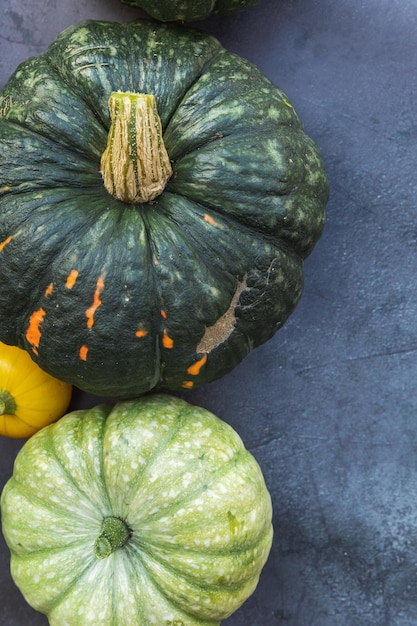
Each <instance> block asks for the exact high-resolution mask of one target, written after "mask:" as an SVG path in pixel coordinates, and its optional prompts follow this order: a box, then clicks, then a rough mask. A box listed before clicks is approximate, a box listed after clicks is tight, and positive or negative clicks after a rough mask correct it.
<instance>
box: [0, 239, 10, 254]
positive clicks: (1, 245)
mask: <svg viewBox="0 0 417 626" xmlns="http://www.w3.org/2000/svg"><path fill="white" fill-rule="evenodd" d="M12 239H13V237H12V235H9V236H8V237H6V239H5V240H4V241H2V242H1V243H0V252H1V251H2V250H3V249H4V248H5V247H6V246H7V244H8V243H10V242H11V240H12Z"/></svg>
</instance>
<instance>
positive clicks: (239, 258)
mask: <svg viewBox="0 0 417 626" xmlns="http://www.w3.org/2000/svg"><path fill="white" fill-rule="evenodd" d="M113 91H114V92H117V91H121V92H132V91H133V92H142V93H145V94H153V95H154V96H155V98H156V103H157V107H158V110H159V115H160V118H161V125H162V132H163V140H164V143H165V147H166V150H167V152H168V155H169V159H170V160H171V164H172V175H171V177H170V179H169V181H168V183H167V184H166V186H165V188H164V190H163V191H162V193H160V195H158V196H157V197H155V198H153V199H151V200H149V201H147V202H144V203H136V202H133V201H124V200H120V199H117V198H116V197H113V195H112V194H110V193H109V192H108V191H107V190H106V188H105V186H104V184H103V178H102V175H101V172H100V160H101V155H102V153H103V152H104V151H105V148H106V144H107V135H108V131H109V127H110V114H109V107H108V101H109V96H110V94H111V92H113ZM0 145H1V151H0V284H1V289H0V341H3V342H5V343H8V344H13V345H18V346H20V347H23V348H25V349H26V350H28V351H29V353H30V354H31V356H32V357H33V359H34V360H35V361H36V362H37V363H38V364H39V365H40V366H41V367H42V368H43V369H45V370H46V371H48V372H49V373H51V374H52V375H54V376H55V377H57V378H60V379H62V380H64V381H68V382H71V383H73V384H75V385H76V386H78V387H79V388H81V389H84V390H86V391H89V392H92V393H95V394H98V395H107V396H119V397H129V396H134V395H138V394H141V393H144V392H146V391H148V390H150V389H154V388H158V389H164V390H176V389H181V388H184V389H190V388H192V387H196V386H198V385H201V384H205V383H208V382H210V381H212V380H214V379H216V378H219V377H220V376H222V375H224V374H225V373H226V372H228V371H230V370H231V369H232V368H233V367H235V366H236V365H237V364H238V363H239V362H240V361H241V360H242V359H243V358H244V357H245V356H246V355H247V354H248V353H249V352H250V350H252V349H253V348H254V347H256V346H258V345H260V344H262V343H263V342H265V341H266V340H268V339H269V338H271V337H272V336H273V335H274V333H275V332H276V331H277V329H279V328H280V327H281V326H282V325H283V324H284V322H285V321H286V319H287V318H288V316H289V315H290V313H291V312H292V310H293V309H294V307H295V305H296V303H297V301H298V300H299V298H300V295H301V292H302V286H303V260H304V258H305V257H306V256H307V255H308V254H309V253H310V252H311V250H312V248H313V246H314V244H315V242H316V241H317V239H318V238H319V236H320V234H321V232H322V227H323V222H324V207H325V204H326V201H327V197H328V184H327V179H326V175H325V171H324V167H323V163H322V160H321V157H320V154H319V152H318V149H317V147H316V145H315V144H314V142H313V141H312V140H311V139H310V138H309V137H308V136H307V135H306V134H305V133H304V131H303V128H302V124H301V121H300V119H299V117H298V116H297V114H296V112H295V111H294V109H293V107H292V106H291V104H290V103H289V101H288V99H287V97H286V96H285V94H284V93H283V92H282V91H281V90H280V89H278V88H277V87H275V86H274V85H273V84H272V83H271V82H270V81H269V80H268V79H267V78H266V77H265V76H264V75H263V74H262V73H261V72H260V71H259V70H258V69H257V68H256V67H255V66H254V65H252V64H250V63H249V62H247V61H246V60H243V59H241V58H240V57H238V56H236V55H234V54H231V53H229V52H227V51H225V50H224V49H223V48H222V46H221V45H220V43H219V42H218V41H217V40H216V39H214V38H213V37H211V36H209V35H207V34H204V33H202V32H200V31H197V30H192V29H185V28H181V27H179V26H178V27H177V26H173V25H165V24H158V23H155V22H151V21H149V20H143V21H140V20H139V21H137V22H133V23H131V24H124V25H122V24H117V23H111V22H97V21H89V22H85V23H83V24H80V25H78V26H75V27H72V28H70V29H67V30H66V31H64V32H63V33H62V34H61V35H60V36H59V37H58V38H57V39H56V40H55V41H54V42H53V43H52V44H51V46H50V47H49V49H48V50H47V51H46V52H45V53H44V54H42V55H40V56H38V57H35V58H32V59H29V60H28V61H26V62H24V63H23V64H22V65H20V66H19V68H18V69H17V70H16V72H15V73H14V75H13V76H12V77H11V78H10V80H9V82H8V84H7V85H6V87H5V88H4V90H3V92H2V93H1V94H0Z"/></svg>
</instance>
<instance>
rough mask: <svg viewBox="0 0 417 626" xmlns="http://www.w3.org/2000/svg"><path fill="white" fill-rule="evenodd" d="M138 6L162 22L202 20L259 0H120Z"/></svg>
mask: <svg viewBox="0 0 417 626" xmlns="http://www.w3.org/2000/svg"><path fill="white" fill-rule="evenodd" d="M122 2H124V3H125V4H130V5H132V6H136V7H140V8H141V9H143V10H144V11H146V12H147V13H148V14H149V15H151V16H152V17H154V18H155V19H157V20H161V21H162V22H175V21H186V22H192V21H195V20H203V19H205V18H206V17H209V15H211V14H212V13H218V14H219V15H230V14H232V13H237V12H238V11H244V10H245V9H248V8H249V7H253V6H255V5H256V4H258V2H259V0H122Z"/></svg>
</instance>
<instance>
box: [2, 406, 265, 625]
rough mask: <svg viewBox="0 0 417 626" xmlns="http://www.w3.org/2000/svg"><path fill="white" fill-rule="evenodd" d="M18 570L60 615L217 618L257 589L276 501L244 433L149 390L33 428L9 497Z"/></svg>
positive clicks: (23, 586) (126, 621)
mask: <svg viewBox="0 0 417 626" xmlns="http://www.w3.org/2000/svg"><path fill="white" fill-rule="evenodd" d="M1 511H2V524H3V533H4V537H5V539H6V542H7V544H8V546H9V548H10V551H11V571H12V576H13V578H14V580H15V582H16V584H17V585H18V587H19V588H20V590H21V592H22V593H23V595H24V596H25V598H26V600H27V601H28V603H29V604H31V605H32V606H33V607H34V608H35V609H37V610H38V611H41V612H43V613H45V614H46V615H47V616H48V619H49V622H50V624H51V625H52V626H98V625H100V624H103V625H104V624H105V625H106V626H152V625H155V626H165V625H166V626H168V625H169V626H173V625H175V626H178V625H181V626H214V625H217V624H219V623H220V621H221V620H222V619H224V618H226V617H228V616H229V615H230V614H231V613H233V612H234V611H235V610H236V609H237V608H238V607H239V606H240V605H241V604H242V603H243V602H244V601H245V600H246V599H247V598H248V596H249V595H250V594H251V593H252V592H253V591H254V589H255V587H256V584H257V582H258V578H259V575H260V572H261V570H262V567H263V565H264V563H265V561H266V559H267V557H268V554H269V550H270V546H271V541H272V524H271V500H270V496H269V493H268V491H267V488H266V485H265V482H264V478H263V475H262V473H261V470H260V468H259V465H258V464H257V462H256V460H255V458H254V457H253V456H252V455H251V454H250V453H249V452H248V451H247V450H246V449H245V447H244V445H243V443H242V441H241V439H240V438H239V436H238V435H237V433H236V432H235V431H234V430H233V429H232V428H231V427H230V426H229V425H227V424H226V423H225V422H223V421H222V420H220V419H219V418H217V417H216V416H214V415H213V414H212V413H210V412H208V411H207V410H205V409H202V408H198V407H195V406H192V405H190V404H188V403H186V402H184V401H183V400H180V399H177V398H174V397H170V396H164V395H150V396H144V397H142V398H141V399H139V400H131V401H125V402H121V403H119V404H117V405H115V406H110V405H100V406H97V407H96V408H93V409H90V410H80V411H75V412H73V413H69V414H68V415H66V416H65V417H63V418H62V419H61V420H60V421H59V422H57V423H55V424H53V425H51V426H47V427H46V428H44V429H43V430H41V431H39V432H38V433H36V434H35V435H34V436H33V437H32V438H31V439H29V440H28V441H27V442H26V443H25V445H24V446H23V448H22V449H21V450H20V452H19V454H18V456H17V458H16V461H15V467H14V472H13V476H12V477H11V478H10V479H9V481H8V482H7V483H6V485H5V487H4V490H3V493H2V497H1Z"/></svg>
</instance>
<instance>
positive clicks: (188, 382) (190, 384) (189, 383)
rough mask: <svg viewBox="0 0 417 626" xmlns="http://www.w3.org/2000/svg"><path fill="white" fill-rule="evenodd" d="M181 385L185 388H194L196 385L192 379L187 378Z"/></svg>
mask: <svg viewBox="0 0 417 626" xmlns="http://www.w3.org/2000/svg"><path fill="white" fill-rule="evenodd" d="M181 387H183V388H184V389H192V388H193V387H194V383H193V382H192V381H191V380H185V381H184V382H183V383H182V385H181Z"/></svg>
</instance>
